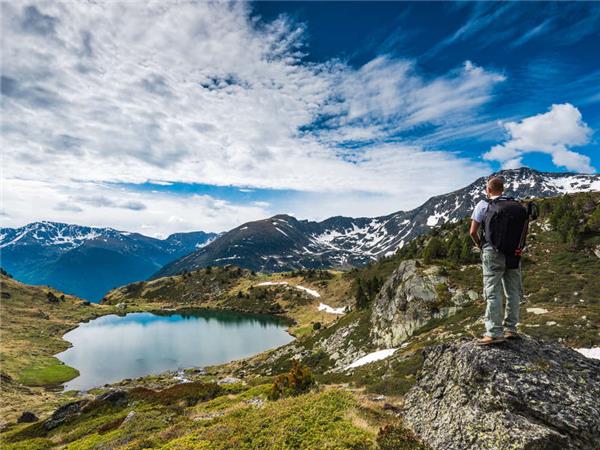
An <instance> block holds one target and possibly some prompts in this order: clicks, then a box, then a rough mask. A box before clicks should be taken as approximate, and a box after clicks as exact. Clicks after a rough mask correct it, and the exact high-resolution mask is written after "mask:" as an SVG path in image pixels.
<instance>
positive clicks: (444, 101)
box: [1, 2, 600, 236]
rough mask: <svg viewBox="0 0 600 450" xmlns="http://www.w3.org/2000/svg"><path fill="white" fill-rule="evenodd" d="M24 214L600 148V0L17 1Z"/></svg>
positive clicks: (329, 183) (10, 84)
mask: <svg viewBox="0 0 600 450" xmlns="http://www.w3.org/2000/svg"><path fill="white" fill-rule="evenodd" d="M1 20H2V24H1V25H2V29H3V33H2V52H3V55H4V56H5V58H4V60H5V63H4V65H3V68H2V79H1V81H2V83H1V88H2V107H3V127H2V147H3V150H4V162H3V169H4V174H3V175H4V180H3V181H4V194H3V209H2V217H3V219H4V220H3V222H4V223H5V224H6V225H8V226H19V225H23V224H24V223H27V222H31V221H34V220H57V221H65V222H72V223H81V224H86V225H97V226H112V227H115V228H121V229H127V230H132V231H140V232H142V233H145V234H149V235H156V236H164V235H166V234H168V233H171V232H176V231H189V230H197V229H202V230H207V231H222V230H226V229H229V228H232V227H234V226H237V225H239V224H241V223H243V222H245V221H248V220H256V219H260V218H264V217H267V216H269V215H273V214H277V213H290V214H294V215H296V216H298V217H299V218H309V219H323V218H326V217H329V216H333V215H352V216H374V215H381V214H387V213H390V212H393V211H397V210H400V209H408V208H412V207H415V206H418V205H419V204H420V203H422V202H423V201H425V200H426V199H427V198H428V197H430V196H432V195H436V194H441V193H444V192H448V191H450V190H453V189H456V188H460V187H462V186H464V185H466V184H468V183H470V182H471V181H473V180H474V179H475V178H476V177H478V176H482V175H484V174H487V173H489V172H491V171H494V170H498V169H500V168H514V167H520V166H529V167H533V168H535V169H538V170H544V171H567V170H568V171H576V172H592V173H596V172H597V170H598V168H599V167H600V152H599V151H598V150H599V143H598V130H599V129H600V88H599V86H600V63H599V60H598V57H597V55H596V53H597V50H596V51H595V49H597V48H598V47H599V44H600V4H597V3H592V2H589V3H588V2H578V3H566V2H560V3H539V2H535V3H529V2H506V3H496V2H482V3H479V2H460V3H451V2H438V3H425V2H416V3H410V2H398V3H394V2H381V3H377V2H368V3H362V2H348V3H345V2H331V3H321V2H256V3H204V2H200V3H194V2H189V3H187V2H183V3H181V2H180V3H175V2H173V3H171V2H160V3H147V2H139V3H136V2H127V3H117V2H110V3H102V2H101V3H99V4H93V3H84V2H80V3H77V4H74V3H66V4H63V3H60V2H51V3H37V2H20V3H14V4H12V3H11V4H9V3H3V4H2V18H1Z"/></svg>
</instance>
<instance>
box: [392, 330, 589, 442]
mask: <svg viewBox="0 0 600 450" xmlns="http://www.w3.org/2000/svg"><path fill="white" fill-rule="evenodd" d="M425 356H426V357H425V363H424V366H423V370H422V371H421V373H420V375H419V378H418V380H417V384H416V385H415V386H414V387H413V388H412V389H411V390H410V391H409V393H408V394H407V396H406V401H405V405H404V420H405V423H406V424H407V425H408V426H410V427H411V428H412V429H413V431H414V432H415V433H416V434H417V435H418V436H420V438H421V439H423V440H424V441H425V442H426V443H427V444H429V445H430V446H432V447H433V448H436V449H466V448H469V449H486V450H487V449H499V450H500V449H507V448H511V449H529V450H537V449H539V450H542V449H544V450H546V449H587V448H590V449H591V448H600V400H599V399H600V361H596V360H593V359H588V358H586V357H584V356H582V355H580V354H579V353H577V352H575V351H573V350H571V349H568V348H566V347H564V346H562V345H560V344H549V343H543V342H541V341H538V340H535V339H533V338H529V337H524V338H523V339H521V340H518V341H507V342H505V343H503V344H501V345H498V346H495V347H480V346H477V345H476V344H475V343H474V342H462V343H460V342H459V343H453V344H443V345H440V346H436V347H433V348H431V349H430V350H428V351H427V352H426V355H425Z"/></svg>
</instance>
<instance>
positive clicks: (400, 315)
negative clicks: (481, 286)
mask: <svg viewBox="0 0 600 450" xmlns="http://www.w3.org/2000/svg"><path fill="white" fill-rule="evenodd" d="M447 281H448V280H447V277H446V276H444V275H441V274H440V272H439V269H438V268H437V267H435V266H434V267H429V268H427V269H423V268H420V267H418V266H417V261H415V260H406V261H402V262H401V263H400V265H399V266H398V268H397V269H396V270H395V271H394V272H393V273H392V275H391V276H390V277H389V278H388V280H387V281H386V282H385V284H384V285H383V287H382V288H381V290H380V292H379V293H378V294H377V297H376V298H375V300H374V302H373V313H372V315H371V324H372V329H371V336H372V337H373V340H374V342H375V343H376V344H377V345H378V346H381V347H393V346H396V345H398V344H400V343H401V342H403V341H405V340H407V339H408V338H409V337H410V336H412V334H413V333H414V332H415V331H416V330H418V329H419V328H420V327H422V326H423V325H425V324H426V323H427V322H428V321H429V320H431V319H436V318H443V317H450V316H452V315H454V314H455V313H456V312H457V311H458V310H459V309H460V308H461V307H463V306H465V305H467V304H470V303H471V302H473V301H474V300H476V299H477V298H478V294H477V293H476V292H475V291H467V292H464V291H462V290H460V289H456V290H451V289H449V288H448V285H447Z"/></svg>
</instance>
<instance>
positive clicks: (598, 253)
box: [594, 245, 600, 258]
mask: <svg viewBox="0 0 600 450" xmlns="http://www.w3.org/2000/svg"><path fill="white" fill-rule="evenodd" d="M594 255H596V256H597V257H598V258H600V245H597V246H596V247H595V248H594Z"/></svg>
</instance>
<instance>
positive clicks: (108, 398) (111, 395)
mask: <svg viewBox="0 0 600 450" xmlns="http://www.w3.org/2000/svg"><path fill="white" fill-rule="evenodd" d="M96 400H100V401H105V402H109V403H112V404H113V405H123V404H124V403H125V402H126V401H127V392H125V391H121V390H115V391H109V392H106V393H104V394H102V395H99V396H98V397H96Z"/></svg>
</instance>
